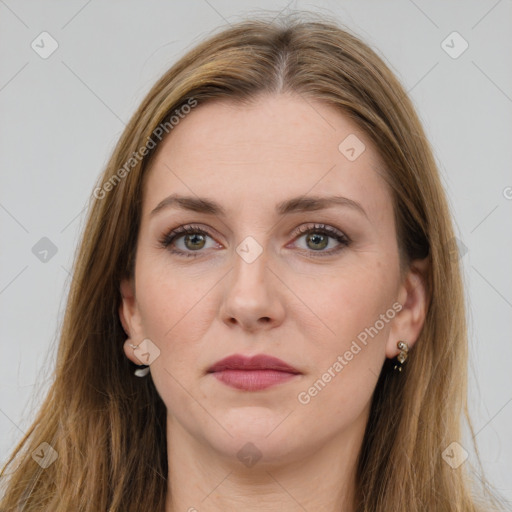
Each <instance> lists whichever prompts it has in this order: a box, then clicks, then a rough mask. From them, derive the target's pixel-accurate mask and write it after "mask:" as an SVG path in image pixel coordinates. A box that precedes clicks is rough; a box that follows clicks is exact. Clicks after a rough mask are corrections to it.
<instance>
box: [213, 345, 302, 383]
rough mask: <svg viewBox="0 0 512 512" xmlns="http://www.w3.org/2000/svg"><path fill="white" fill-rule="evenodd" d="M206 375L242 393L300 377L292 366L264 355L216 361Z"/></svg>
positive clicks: (236, 355)
mask: <svg viewBox="0 0 512 512" xmlns="http://www.w3.org/2000/svg"><path fill="white" fill-rule="evenodd" d="M207 373H210V374H212V375H213V376H214V377H215V378H216V379H218V380H219V381H220V382H222V383H223V384H226V385H227V386H230V387H232V388H236V389H240V390H243V391H260V390H263V389H266V388H269V387H271V386H275V385H278V384H283V383H285V382H287V381H289V380H292V379H294V378H295V377H297V376H298V375H301V372H300V371H299V370H297V369H296V368H294V367H293V366H290V365H289V364H287V363H285V362H284V361H281V360H280V359H277V358H275V357H272V356H267V355H265V354H261V355H256V356H253V357H246V356H243V355H239V354H235V355H232V356H229V357H226V358H224V359H221V360H220V361H217V362H216V363H215V364H214V365H213V366H211V367H210V368H209V369H208V371H207Z"/></svg>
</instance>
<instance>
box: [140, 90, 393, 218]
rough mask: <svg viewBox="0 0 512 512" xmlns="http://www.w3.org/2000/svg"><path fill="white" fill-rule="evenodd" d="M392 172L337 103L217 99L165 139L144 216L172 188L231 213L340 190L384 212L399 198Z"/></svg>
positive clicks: (290, 98) (293, 98)
mask: <svg viewBox="0 0 512 512" xmlns="http://www.w3.org/2000/svg"><path fill="white" fill-rule="evenodd" d="M384 172H385V171H384V166H383V164H382V161H381V159H380V156H379V154H378V151H377V150H376V149H375V148H374V146H373V144H372V143H371V141H370V140H369V138H368V137H367V136H366V134H365V133H364V132H363V131H362V130H361V129H359V128H358V126H357V125H356V124H355V123H354V122H353V121H351V120H350V119H349V118H348V116H346V115H344V114H342V113H340V112H339V111H338V110H336V109H335V108H334V107H333V106H330V105H327V104H325V103H322V102H320V101H317V100H313V99H310V98H307V99H306V98H304V97H301V96H298V95H273V96H261V97H259V98H257V99H256V100H255V101H254V102H252V103H251V104H249V105H246V104H237V103H234V102H229V101H225V100H222V101H219V100H216V101H213V102H209V103H206V104H203V105H200V106H198V107H196V108H195V109H194V110H192V112H191V113H190V114H188V115H187V116H186V117H184V119H181V120H180V122H179V123H178V124H177V125H175V126H174V128H173V129H172V132H171V133H170V135H169V136H168V137H167V138H166V139H164V140H163V142H162V143H160V146H159V148H158V150H157V153H156V154H155V157H154V159H153V161H152V165H151V168H150V169H149V175H148V177H147V181H146V187H145V191H144V213H143V214H144V215H147V214H148V211H149V210H150V209H152V208H154V207H155V206H156V204H158V202H159V201H161V200H162V199H163V198H164V197H165V196H166V195H169V194H171V193H181V194H186V195H198V196H201V197H204V196H209V197H212V196H214V197H215V198H216V200H217V202H219V203H225V204H226V209H227V210H229V208H230V206H232V207H235V205H236V206H237V207H238V209H240V208H241V207H243V206H244V205H245V206H247V207H248V206H249V205H256V204H257V205H259V208H263V207H264V205H265V204H266V203H268V205H269V207H270V206H271V207H272V208H273V207H274V205H275V203H278V202H281V201H283V200H285V199H287V198H289V197H292V196H297V195H304V194H308V193H311V194H314V195H319V194H327V193H329V194H333V193H339V194H341V195H344V196H347V197H349V198H351V199H354V200H357V201H359V202H362V203H365V204H366V205H367V207H368V208H369V209H374V210H375V209H377V210H378V209H379V208H380V209H382V208H383V207H384V206H385V203H388V204H389V203H390V201H391V195H390V191H389V190H388V187H387V184H386V183H385V181H384V179H383V175H384ZM235 209H236V208H235ZM233 213H234V212H233ZM376 213H377V212H376Z"/></svg>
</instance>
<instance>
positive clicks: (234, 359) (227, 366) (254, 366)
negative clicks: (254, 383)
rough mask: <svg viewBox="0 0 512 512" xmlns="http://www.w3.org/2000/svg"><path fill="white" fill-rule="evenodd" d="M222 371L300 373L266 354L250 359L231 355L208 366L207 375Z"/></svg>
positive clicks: (239, 355)
mask: <svg viewBox="0 0 512 512" xmlns="http://www.w3.org/2000/svg"><path fill="white" fill-rule="evenodd" d="M223 370H275V371H280V372H286V373H296V374H298V373H301V372H300V371H299V370H297V369H296V368H294V367H293V366H290V365H289V364H287V363H285V362H284V361H281V359H277V358H276V357H273V356H268V355H266V354H258V355H255V356H252V357H248V356H244V355H241V354H233V355H231V356H228V357H225V358H224V359H221V360H220V361H217V362H216V363H215V364H214V365H212V366H210V368H208V373H214V372H221V371H223Z"/></svg>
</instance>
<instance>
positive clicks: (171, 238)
mask: <svg viewBox="0 0 512 512" xmlns="http://www.w3.org/2000/svg"><path fill="white" fill-rule="evenodd" d="M207 238H211V236H210V234H209V233H208V231H206V230H204V229H202V228H201V227H199V226H193V225H189V226H180V227H178V228H176V229H173V230H172V231H170V232H169V233H167V234H166V235H165V236H164V237H163V238H162V239H161V240H160V244H161V246H162V247H165V248H169V247H170V246H172V247H170V248H169V250H170V251H171V253H174V254H179V255H180V256H186V257H192V258H194V257H197V256H200V254H199V252H200V251H201V249H204V248H205V247H206V242H207ZM179 242H183V245H184V247H178V248H176V245H179ZM195 252H196V253H198V254H194V253H195Z"/></svg>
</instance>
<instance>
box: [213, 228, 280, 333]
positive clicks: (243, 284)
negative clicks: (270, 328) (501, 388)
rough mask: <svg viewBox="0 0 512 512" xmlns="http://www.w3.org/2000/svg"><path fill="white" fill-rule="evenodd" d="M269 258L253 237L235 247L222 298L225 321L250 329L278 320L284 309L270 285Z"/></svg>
mask: <svg viewBox="0 0 512 512" xmlns="http://www.w3.org/2000/svg"><path fill="white" fill-rule="evenodd" d="M268 261H269V250H268V249H267V248H266V247H264V246H263V245H262V244H260V243H259V242H258V241H257V240H256V239H255V238H253V237H246V238H245V239H243V240H242V242H241V243H240V244H238V246H237V247H236V248H235V252H234V255H233V270H232V272H230V274H231V275H230V277H229V278H228V281H227V284H226V290H225V294H224V298H223V307H222V316H223V320H224V321H225V322H227V323H229V324H234V323H237V324H240V325H241V326H242V327H245V328H246V329H249V330H252V329H256V328H257V327H258V326H259V325H268V324H272V325H275V324H276V323H278V322H279V321H280V320H281V317H282V314H283V308H282V306H281V305H280V304H279V294H278V293H276V292H277V290H275V289H274V288H273V287H274V285H275V283H274V282H273V276H272V272H270V271H269V269H268V268H267V263H268Z"/></svg>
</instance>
